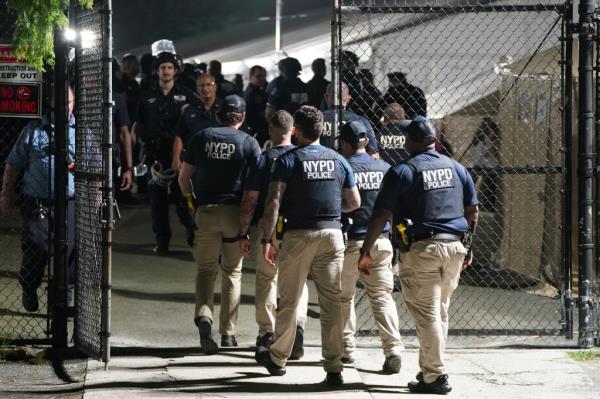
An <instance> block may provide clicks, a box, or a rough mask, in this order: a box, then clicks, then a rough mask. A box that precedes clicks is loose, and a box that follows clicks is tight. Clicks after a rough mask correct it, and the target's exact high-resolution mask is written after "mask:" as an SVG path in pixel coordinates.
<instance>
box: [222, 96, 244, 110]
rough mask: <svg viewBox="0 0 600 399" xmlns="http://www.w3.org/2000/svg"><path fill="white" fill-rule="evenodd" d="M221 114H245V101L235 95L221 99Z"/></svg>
mask: <svg viewBox="0 0 600 399" xmlns="http://www.w3.org/2000/svg"><path fill="white" fill-rule="evenodd" d="M221 109H222V110H223V112H235V113H238V114H241V113H242V112H246V101H244V99H243V98H242V97H240V96H238V95H237V94H231V95H229V96H227V97H225V98H224V99H223V105H222V106H221Z"/></svg>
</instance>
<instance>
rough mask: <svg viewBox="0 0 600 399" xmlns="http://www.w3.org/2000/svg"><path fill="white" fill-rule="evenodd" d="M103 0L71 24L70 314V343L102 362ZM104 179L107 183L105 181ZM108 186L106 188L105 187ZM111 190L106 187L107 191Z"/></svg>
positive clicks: (105, 83)
mask: <svg viewBox="0 0 600 399" xmlns="http://www.w3.org/2000/svg"><path fill="white" fill-rule="evenodd" d="M106 3H109V2H107V1H100V2H95V5H94V8H93V9H92V10H84V9H80V8H76V11H75V13H76V14H75V25H76V27H77V30H78V31H79V32H82V43H81V47H79V48H78V49H77V66H76V78H77V88H76V113H75V115H76V118H77V168H76V173H75V187H76V194H75V195H76V225H77V233H76V240H77V245H78V273H77V279H76V281H77V282H76V292H77V295H76V296H77V308H76V313H75V344H76V346H77V347H78V349H80V350H82V351H84V352H85V353H87V354H88V355H90V356H91V357H94V358H101V357H103V358H104V360H105V361H106V360H107V359H106V357H104V356H105V353H106V352H105V351H106V350H107V345H106V343H107V341H106V340H107V339H108V333H107V331H108V330H107V329H108V325H107V322H106V320H107V319H106V318H105V317H106V315H107V314H108V310H107V307H108V305H109V303H108V301H109V297H108V295H107V294H106V292H107V290H108V283H107V282H106V281H105V272H106V262H107V261H108V260H109V256H107V248H108V245H109V244H110V243H109V242H108V241H107V236H106V231H107V228H108V226H107V223H106V221H105V209H106V206H107V203H108V204H111V200H110V196H109V195H108V192H107V186H106V184H105V175H106V168H107V165H108V164H110V162H107V159H106V158H105V156H106V153H107V152H110V148H109V147H108V146H107V143H109V142H110V141H107V138H106V134H105V133H106V132H110V130H109V129H107V128H106V127H107V126H110V122H109V121H107V112H106V111H107V109H109V107H107V104H108V101H107V100H106V93H107V92H109V90H110V83H109V82H110V76H108V74H107V70H108V71H109V70H110V68H107V62H108V63H110V61H107V60H109V59H110V58H109V57H107V46H106V45H107V41H108V38H107V35H109V30H108V26H109V24H107V20H106V13H105V12H103V11H104V10H106ZM108 180H109V179H108ZM109 187H110V186H109ZM109 189H110V188H109Z"/></svg>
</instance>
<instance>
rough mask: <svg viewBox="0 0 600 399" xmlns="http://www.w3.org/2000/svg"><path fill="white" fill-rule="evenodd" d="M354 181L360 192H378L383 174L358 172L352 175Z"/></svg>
mask: <svg viewBox="0 0 600 399" xmlns="http://www.w3.org/2000/svg"><path fill="white" fill-rule="evenodd" d="M354 179H355V180H356V185H357V186H358V189H359V190H360V191H373V190H379V188H380V187H381V181H382V180H383V172H381V171H379V172H358V173H354Z"/></svg>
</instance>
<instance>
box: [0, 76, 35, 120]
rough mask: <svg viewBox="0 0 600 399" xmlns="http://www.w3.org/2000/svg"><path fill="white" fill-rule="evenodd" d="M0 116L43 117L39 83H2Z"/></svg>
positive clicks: (0, 89) (0, 85)
mask: <svg viewBox="0 0 600 399" xmlns="http://www.w3.org/2000/svg"><path fill="white" fill-rule="evenodd" d="M0 116H2V117H19V118H23V117H26V118H27V117H29V118H32V117H33V118H38V117H40V116H41V90H40V84H39V83H5V82H0Z"/></svg>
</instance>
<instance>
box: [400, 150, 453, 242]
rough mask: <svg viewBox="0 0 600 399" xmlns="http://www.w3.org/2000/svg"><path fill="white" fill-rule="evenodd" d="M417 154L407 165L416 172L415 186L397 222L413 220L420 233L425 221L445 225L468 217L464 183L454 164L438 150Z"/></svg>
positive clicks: (403, 204)
mask: <svg viewBox="0 0 600 399" xmlns="http://www.w3.org/2000/svg"><path fill="white" fill-rule="evenodd" d="M425 154H428V155H431V156H432V157H431V158H429V157H427V158H425V157H423V156H420V155H421V154H418V155H415V156H414V157H412V158H410V159H408V160H407V161H406V162H405V164H406V165H408V166H409V167H410V169H411V170H412V171H413V184H412V186H411V187H410V189H409V191H408V193H407V194H406V195H405V196H403V197H402V200H401V201H400V203H399V204H398V208H397V210H396V214H395V215H394V216H395V218H394V221H395V222H398V221H400V220H402V219H403V218H409V219H411V220H412V222H413V224H414V225H415V230H416V231H418V230H419V225H420V224H422V223H423V222H443V221H446V220H453V219H457V218H460V217H463V216H464V204H463V184H462V182H461V180H460V178H459V176H458V175H457V172H456V168H455V167H454V162H453V161H452V160H451V159H450V158H448V157H446V156H444V155H441V154H439V153H437V152H435V151H428V152H426V153H425Z"/></svg>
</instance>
